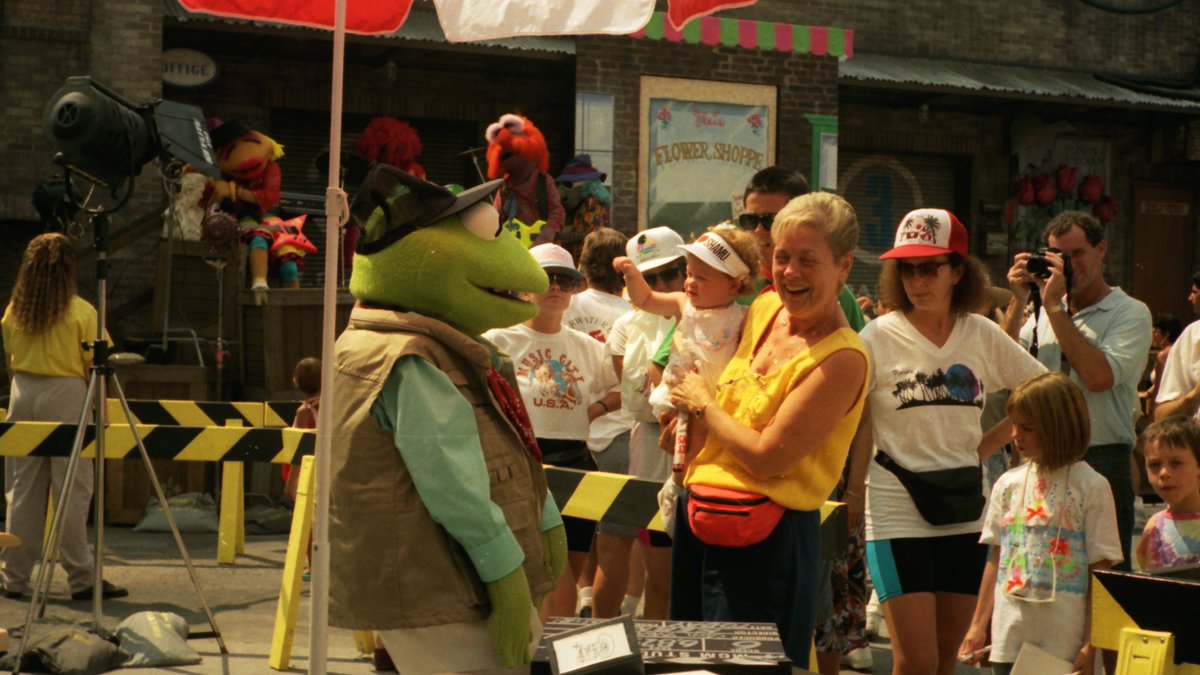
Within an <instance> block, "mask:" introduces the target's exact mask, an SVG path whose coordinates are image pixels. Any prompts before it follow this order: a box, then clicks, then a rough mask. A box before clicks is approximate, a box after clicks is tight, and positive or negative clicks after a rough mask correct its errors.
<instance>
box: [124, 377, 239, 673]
mask: <svg viewBox="0 0 1200 675" xmlns="http://www.w3.org/2000/svg"><path fill="white" fill-rule="evenodd" d="M112 385H113V389H114V390H115V391H116V392H117V399H118V400H120V401H121V409H122V410H123V411H124V412H125V419H126V420H128V422H129V429H130V431H131V432H132V433H133V440H134V441H135V442H136V443H137V447H138V452H140V453H141V455H142V461H143V462H145V463H146V473H147V474H148V475H149V476H150V485H152V486H153V487H154V495H155V496H156V497H157V498H158V503H159V505H160V506H162V511H163V515H164V516H166V517H167V524H168V525H170V527H171V534H173V535H174V536H175V545H176V546H178V547H179V555H180V557H182V558H183V564H184V566H185V567H187V571H188V576H190V577H191V578H192V586H193V587H194V588H195V589H196V597H198V598H199V599H200V605H201V606H202V607H203V608H204V614H205V616H207V617H208V625H209V626H210V627H211V628H212V632H213V636H214V637H215V638H216V640H217V646H218V647H220V649H221V653H222V654H228V653H229V650H228V649H226V648H225V640H223V639H222V638H221V630H220V629H219V628H217V619H216V617H214V616H213V613H212V609H211V608H210V607H209V606H208V600H207V599H205V597H204V590H203V589H202V588H201V587H200V579H199V578H198V577H197V576H196V568H195V567H194V566H193V565H192V557H191V556H190V555H188V550H187V546H186V545H184V543H183V535H181V534H180V533H179V527H178V526H177V525H176V524H175V516H174V515H173V514H172V513H171V507H170V506H169V505H168V504H167V495H166V494H165V493H164V492H163V489H162V484H160V483H159V482H158V476H157V475H156V474H155V473H154V465H153V464H152V463H151V462H150V453H148V452H146V444H145V443H143V442H142V435H141V434H140V433H138V430H137V425H136V424H135V423H134V416H133V411H132V410H130V409H129V401H128V400H126V399H125V391H124V390H123V389H121V382H120V381H119V380H117V377H116V376H115V375H114V376H113V378H112Z"/></svg>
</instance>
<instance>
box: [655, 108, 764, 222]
mask: <svg viewBox="0 0 1200 675" xmlns="http://www.w3.org/2000/svg"><path fill="white" fill-rule="evenodd" d="M647 110H648V113H649V117H650V119H649V120H647V122H648V129H647V131H648V136H649V138H648V143H647V146H648V147H647V155H648V156H647V157H646V158H645V160H644V161H646V162H647V164H648V166H647V169H648V172H647V174H648V182H647V188H648V190H647V200H646V212H645V216H646V227H658V226H660V225H665V226H668V227H671V228H673V229H675V230H676V231H678V232H680V233H681V234H683V235H684V236H685V237H686V236H687V235H688V234H690V233H693V232H701V231H703V230H704V229H705V228H707V227H709V226H710V225H714V224H716V223H719V222H721V221H723V220H727V219H729V218H731V217H732V216H733V208H732V206H731V202H730V197H731V195H732V194H733V193H737V194H738V195H740V194H741V190H742V188H743V187H744V186H745V185H746V183H747V182H749V180H750V177H751V176H753V175H754V174H755V172H757V171H758V170H760V169H763V168H765V167H767V166H768V165H769V162H770V158H769V156H768V155H769V152H768V136H769V134H768V128H769V127H768V125H769V123H770V122H771V111H770V109H769V108H768V106H766V105H753V104H741V103H725V102H713V101H696V100H684V99H677V98H650V99H649V105H648V107H647Z"/></svg>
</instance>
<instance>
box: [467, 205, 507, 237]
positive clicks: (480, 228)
mask: <svg viewBox="0 0 1200 675" xmlns="http://www.w3.org/2000/svg"><path fill="white" fill-rule="evenodd" d="M459 218H460V219H462V224H463V227H465V228H467V231H468V232H470V233H471V234H473V235H475V236H476V237H479V238H480V239H483V240H484V241H491V240H493V239H495V238H496V237H499V236H500V232H501V228H500V213H499V212H498V211H496V208H495V207H494V206H492V205H491V204H490V203H488V202H486V201H483V202H479V203H478V204H475V205H474V206H472V207H470V208H468V209H467V210H466V211H463V212H462V215H460V216H459Z"/></svg>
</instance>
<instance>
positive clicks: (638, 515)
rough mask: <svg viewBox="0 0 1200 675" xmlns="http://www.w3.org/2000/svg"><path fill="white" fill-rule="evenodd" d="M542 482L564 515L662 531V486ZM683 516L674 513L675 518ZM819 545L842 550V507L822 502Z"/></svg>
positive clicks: (629, 480)
mask: <svg viewBox="0 0 1200 675" xmlns="http://www.w3.org/2000/svg"><path fill="white" fill-rule="evenodd" d="M546 483H547V485H548V486H549V488H550V494H552V495H554V501H555V503H556V504H558V505H559V511H561V512H562V514H563V515H564V516H572V517H575V518H583V519H585V520H594V521H597V522H603V523H610V524H613V525H624V526H626V527H637V528H645V529H648V530H653V531H655V532H663V531H664V528H663V522H662V516H661V514H660V513H659V510H658V491H659V490H660V489H661V488H662V483H660V482H657V481H652V480H645V479H642V478H634V477H633V476H626V475H624V474H617V473H607V472H604V471H580V470H578V469H564V468H561V467H557V466H547V467H546ZM679 517H687V516H686V514H676V518H679ZM821 546H822V547H823V548H827V550H831V551H844V550H845V549H846V506H845V504H842V503H841V502H825V504H824V505H823V506H822V507H821Z"/></svg>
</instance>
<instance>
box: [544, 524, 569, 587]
mask: <svg viewBox="0 0 1200 675" xmlns="http://www.w3.org/2000/svg"><path fill="white" fill-rule="evenodd" d="M542 548H543V549H544V550H545V551H546V560H547V561H548V562H549V563H550V571H551V572H553V573H554V580H555V581H558V578H559V577H561V576H562V575H563V572H565V571H567V529H566V527H564V526H562V525H559V526H558V527H552V528H550V529H549V530H546V531H545V532H543V533H542Z"/></svg>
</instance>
